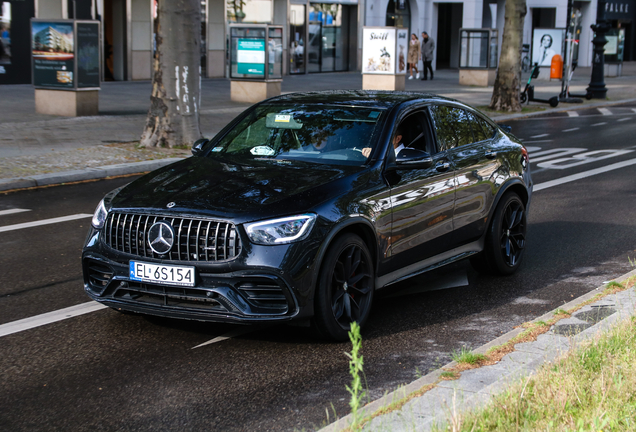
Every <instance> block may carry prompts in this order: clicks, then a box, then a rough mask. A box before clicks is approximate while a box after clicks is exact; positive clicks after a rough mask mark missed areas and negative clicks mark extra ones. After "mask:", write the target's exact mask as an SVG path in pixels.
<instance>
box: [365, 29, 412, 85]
mask: <svg viewBox="0 0 636 432" xmlns="http://www.w3.org/2000/svg"><path fill="white" fill-rule="evenodd" d="M362 37H363V45H362V73H366V74H394V73H395V70H396V66H395V63H394V62H395V58H396V55H395V45H396V44H395V38H396V29H395V28H392V27H385V28H381V27H375V28H373V27H365V28H364V29H363V34H362ZM405 51H406V50H405ZM405 56H406V52H405ZM398 67H399V65H398ZM405 67H406V66H405Z"/></svg>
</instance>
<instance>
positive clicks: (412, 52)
mask: <svg viewBox="0 0 636 432" xmlns="http://www.w3.org/2000/svg"><path fill="white" fill-rule="evenodd" d="M419 59H420V41H419V39H418V38H417V35H416V34H415V33H413V34H412V35H411V43H410V45H409V53H408V62H409V66H410V67H411V76H410V77H409V79H413V69H415V72H416V75H415V78H416V79H419V78H420V71H418V70H417V62H418V61H419Z"/></svg>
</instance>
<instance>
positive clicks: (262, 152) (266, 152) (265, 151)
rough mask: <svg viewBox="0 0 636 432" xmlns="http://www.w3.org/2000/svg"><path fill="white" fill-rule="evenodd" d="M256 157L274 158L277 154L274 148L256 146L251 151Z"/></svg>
mask: <svg viewBox="0 0 636 432" xmlns="http://www.w3.org/2000/svg"><path fill="white" fill-rule="evenodd" d="M250 153H252V154H253V155H254V156H273V155H274V154H275V153H276V152H275V151H274V149H273V148H271V147H267V146H256V147H254V148H252V149H251V150H250Z"/></svg>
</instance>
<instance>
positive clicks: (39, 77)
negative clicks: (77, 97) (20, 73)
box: [31, 18, 101, 90]
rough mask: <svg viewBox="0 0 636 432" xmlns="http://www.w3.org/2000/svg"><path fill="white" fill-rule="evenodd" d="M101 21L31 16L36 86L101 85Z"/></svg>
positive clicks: (86, 86) (95, 86)
mask: <svg viewBox="0 0 636 432" xmlns="http://www.w3.org/2000/svg"><path fill="white" fill-rule="evenodd" d="M99 26H100V23H99V21H80V20H45V19H35V18H34V19H31V58H32V60H31V70H32V73H33V85H34V86H35V87H36V88H48V89H57V90H77V89H99V87H100V76H101V56H100V47H101V43H100V40H101V38H100V34H101V33H100V27H99Z"/></svg>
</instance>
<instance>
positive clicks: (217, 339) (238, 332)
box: [190, 327, 256, 349]
mask: <svg viewBox="0 0 636 432" xmlns="http://www.w3.org/2000/svg"><path fill="white" fill-rule="evenodd" d="M254 331H256V330H255V329H254V328H252V327H242V328H237V329H236V330H232V331H231V332H228V333H226V334H224V335H221V336H217V337H215V338H214V339H210V340H209V341H207V342H203V343H202V344H199V345H197V346H195V347H192V348H190V349H195V348H201V347H203V346H206V345H211V344H214V343H218V342H223V341H224V340H228V339H232V338H235V337H237V336H242V335H244V334H247V333H252V332H254Z"/></svg>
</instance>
